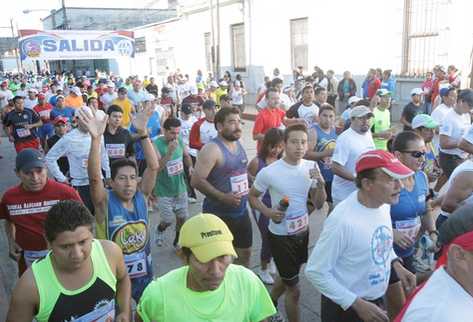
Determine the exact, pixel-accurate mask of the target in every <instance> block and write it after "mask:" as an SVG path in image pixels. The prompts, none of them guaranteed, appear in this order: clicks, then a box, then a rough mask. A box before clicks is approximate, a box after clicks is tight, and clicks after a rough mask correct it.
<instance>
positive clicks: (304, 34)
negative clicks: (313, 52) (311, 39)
mask: <svg viewBox="0 0 473 322" xmlns="http://www.w3.org/2000/svg"><path fill="white" fill-rule="evenodd" d="M290 23H291V64H292V68H296V67H297V66H303V67H304V70H308V69H309V68H308V67H309V45H308V41H307V38H308V19H307V18H299V19H292V20H291V21H290Z"/></svg>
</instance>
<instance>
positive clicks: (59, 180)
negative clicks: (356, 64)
mask: <svg viewBox="0 0 473 322" xmlns="http://www.w3.org/2000/svg"><path fill="white" fill-rule="evenodd" d="M334 75H335V73H334V72H333V71H330V70H329V71H327V73H324V72H323V71H322V70H321V69H320V68H319V67H315V68H314V72H313V73H311V74H306V73H304V71H303V70H302V68H297V69H296V70H295V71H294V75H293V83H291V84H290V85H289V86H285V84H286V83H287V82H286V83H285V82H284V81H283V79H282V77H281V75H280V72H279V70H278V69H275V70H274V71H273V75H271V76H268V77H266V78H265V80H264V82H263V84H262V85H261V86H260V88H259V89H258V93H257V95H256V110H257V115H256V119H255V120H254V124H252V133H251V134H249V135H250V136H252V138H253V140H254V144H255V146H256V151H257V155H256V157H255V158H253V159H252V160H250V159H249V158H248V156H247V153H246V151H245V147H244V146H243V145H242V143H241V140H240V139H241V138H242V135H243V133H242V131H243V126H242V124H244V121H243V117H242V116H243V114H244V112H245V106H246V105H247V104H248V102H246V99H245V96H246V95H247V90H246V88H245V83H244V82H243V80H242V78H241V77H240V75H235V76H233V75H231V73H229V72H226V73H225V74H224V76H223V77H222V78H221V79H214V77H212V75H211V74H209V75H208V76H204V75H203V73H202V72H201V71H198V72H197V74H196V78H195V79H190V77H189V76H188V75H185V74H182V73H180V72H179V71H178V72H176V73H173V74H171V75H169V77H167V79H166V80H165V81H164V82H163V84H161V82H160V83H159V84H158V83H157V82H156V80H155V79H154V78H153V77H149V78H148V77H145V78H144V79H139V78H138V77H136V76H133V77H128V78H126V79H121V78H120V77H116V76H113V75H106V74H103V73H97V76H96V78H95V79H94V78H89V77H86V76H73V75H72V74H56V75H50V74H44V75H31V74H20V75H12V74H6V75H3V80H2V81H1V83H0V110H1V119H2V125H3V131H4V132H5V133H6V137H7V139H8V140H9V141H10V142H11V143H12V144H13V146H14V148H15V151H16V153H17V154H16V159H15V168H14V171H15V172H16V175H17V176H18V179H19V183H18V184H17V185H15V186H13V187H9V188H8V189H7V190H6V191H5V192H4V193H3V196H2V198H1V202H0V219H4V222H5V227H6V235H7V239H8V245H5V247H8V250H9V256H10V258H11V259H12V260H14V261H15V262H17V264H18V272H19V279H18V281H17V282H16V285H15V288H14V290H13V294H12V296H11V302H10V306H9V312H8V316H7V321H8V322H26V321H28V322H30V321H32V320H33V319H35V320H36V321H38V322H42V321H61V322H63V321H84V322H88V321H120V322H125V321H146V322H147V321H159V322H163V321H171V322H177V321H191V322H194V321H195V322H198V321H218V322H220V321H222V322H224V321H229V322H230V321H234V322H242V321H255V322H256V321H289V322H299V321H301V305H300V302H301V287H300V284H301V282H300V281H301V278H302V275H305V278H306V279H307V280H308V281H309V282H310V284H311V285H312V287H314V288H315V289H317V290H318V292H320V294H321V299H320V301H318V300H316V299H309V300H308V301H309V302H313V305H314V306H318V305H320V306H321V314H320V315H321V320H322V321H323V322H351V321H397V322H449V321H451V322H463V321H464V322H468V321H471V320H472V319H473V161H472V160H471V159H470V155H471V154H473V126H472V125H471V123H472V122H471V113H472V111H473V90H471V89H465V88H462V84H461V77H460V75H461V74H460V73H459V71H458V70H457V69H456V68H455V67H454V66H449V67H448V68H444V67H443V66H435V67H434V68H433V72H432V73H427V75H426V79H425V81H424V82H423V83H422V85H421V86H419V87H417V88H414V89H412V91H411V92H410V102H409V103H408V104H407V105H406V106H404V107H402V106H401V107H400V108H402V115H401V120H400V123H395V122H392V117H391V110H392V109H393V108H396V107H395V106H397V105H396V104H393V101H392V97H393V94H394V92H395V91H396V89H395V85H396V81H395V79H394V77H393V75H392V74H391V71H390V70H385V71H383V70H381V69H372V70H370V71H369V72H368V74H367V76H366V79H365V80H364V82H363V84H362V86H361V88H357V84H356V82H355V81H354V80H353V79H352V77H351V73H350V72H348V71H346V72H344V73H343V78H342V79H339V80H338V79H336V78H335V76H334ZM357 93H361V94H360V96H357ZM337 111H341V112H342V113H338V112H337ZM4 139H5V138H4ZM4 170H5V171H8V169H4ZM201 196H203V200H202V208H201V211H200V212H199V214H196V215H192V214H190V212H189V204H192V203H197V202H199V201H200V200H201V199H202V197H201ZM153 209H156V210H157V216H158V219H157V223H158V224H157V227H156V229H152V227H151V218H150V216H153V215H154V213H153V212H152V211H153ZM322 215H323V216H324V218H325V216H327V217H326V218H325V219H324V221H323V226H322V227H321V234H320V237H319V238H318V240H317V241H316V243H315V246H314V248H313V249H312V251H309V237H310V233H311V231H310V230H309V226H310V222H311V221H313V220H314V219H313V218H312V217H313V216H322ZM252 222H254V223H255V224H256V226H257V227H258V230H259V236H260V238H261V250H260V254H259V257H260V263H259V265H258V268H256V269H255V270H254V272H253V271H252V270H250V257H251V254H252V248H253V245H254V241H253V232H252V226H253V225H252ZM167 229H173V230H172V232H173V240H172V245H173V246H174V248H175V251H176V256H179V257H180V258H181V259H182V261H183V263H184V265H183V266H182V267H180V268H178V269H175V270H171V271H169V272H167V273H166V274H164V275H163V276H160V277H156V276H155V272H156V267H157V266H159V265H160V263H156V262H153V260H152V256H151V251H152V249H157V251H158V252H159V249H162V248H161V247H162V245H163V243H164V239H165V238H166V236H167V234H165V231H166V230H167ZM0 283H1V281H0ZM318 302H319V303H318ZM283 308H284V309H283Z"/></svg>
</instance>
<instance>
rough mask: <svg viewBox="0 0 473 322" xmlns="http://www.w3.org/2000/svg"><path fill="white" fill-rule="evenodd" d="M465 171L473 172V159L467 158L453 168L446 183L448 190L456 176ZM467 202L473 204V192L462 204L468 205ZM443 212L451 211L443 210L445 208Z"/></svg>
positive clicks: (446, 214) (446, 213)
mask: <svg viewBox="0 0 473 322" xmlns="http://www.w3.org/2000/svg"><path fill="white" fill-rule="evenodd" d="M464 172H473V161H472V160H465V161H464V162H462V164H460V165H459V166H458V167H456V168H455V170H453V172H452V174H451V175H450V178H448V181H447V184H446V188H447V190H446V191H448V189H450V187H451V186H452V184H453V182H454V181H455V178H456V177H458V175H460V174H462V173H464ZM466 204H468V205H471V204H473V194H471V195H469V196H468V198H466V199H465V200H463V201H462V202H461V206H463V205H466ZM442 214H444V215H445V216H448V215H450V213H448V212H446V211H443V210H442Z"/></svg>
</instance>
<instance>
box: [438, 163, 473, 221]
mask: <svg viewBox="0 0 473 322" xmlns="http://www.w3.org/2000/svg"><path fill="white" fill-rule="evenodd" d="M472 180H473V174H472V173H470V172H465V173H462V174H461V175H459V176H457V177H455V180H453V183H452V185H451V186H450V188H449V189H448V191H447V193H446V194H445V197H444V198H443V201H442V210H443V211H446V212H449V213H452V212H454V211H455V209H457V208H458V207H459V206H460V205H461V204H462V202H463V201H464V200H465V199H466V198H468V197H469V196H470V195H471V194H472V193H473V185H472V184H471V182H473V181H472Z"/></svg>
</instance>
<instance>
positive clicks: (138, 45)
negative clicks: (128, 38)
mask: <svg viewBox="0 0 473 322" xmlns="http://www.w3.org/2000/svg"><path fill="white" fill-rule="evenodd" d="M145 51H146V38H145V37H138V38H135V53H144V52H145Z"/></svg>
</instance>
